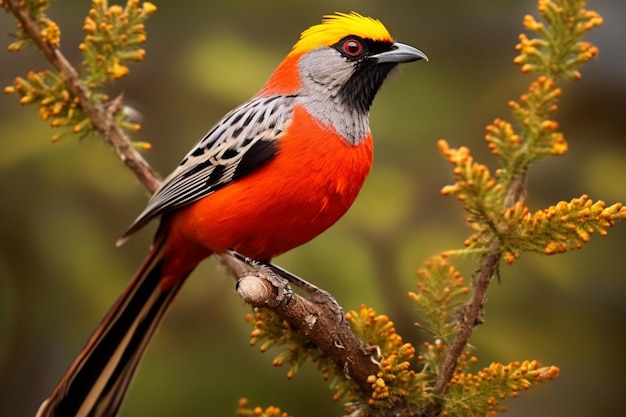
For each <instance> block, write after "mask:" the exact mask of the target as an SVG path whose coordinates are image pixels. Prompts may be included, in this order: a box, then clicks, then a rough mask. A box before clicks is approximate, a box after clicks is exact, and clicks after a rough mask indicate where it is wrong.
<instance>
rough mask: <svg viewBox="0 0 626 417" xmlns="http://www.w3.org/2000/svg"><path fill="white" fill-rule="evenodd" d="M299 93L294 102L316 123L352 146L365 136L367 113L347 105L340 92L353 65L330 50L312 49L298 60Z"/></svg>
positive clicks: (367, 120)
mask: <svg viewBox="0 0 626 417" xmlns="http://www.w3.org/2000/svg"><path fill="white" fill-rule="evenodd" d="M299 69H300V78H301V80H302V90H301V92H300V93H299V94H298V101H299V102H300V103H301V104H303V105H304V107H305V108H306V109H307V111H308V112H309V113H310V114H311V115H312V116H313V117H315V118H316V119H317V120H318V121H319V122H320V124H322V125H324V126H332V127H333V128H334V129H335V130H336V131H337V132H338V133H339V134H340V135H341V136H343V138H344V139H345V140H346V141H348V142H349V143H350V144H352V145H358V144H359V143H360V142H361V141H363V140H364V139H365V138H366V137H367V135H368V133H369V131H370V130H369V111H367V110H364V109H359V108H355V107H354V106H350V103H349V102H348V101H347V100H346V99H345V96H344V94H343V93H342V92H341V88H342V86H344V85H345V84H346V83H347V82H348V80H349V79H350V77H351V76H352V75H353V73H354V63H352V62H348V61H346V60H345V59H343V58H342V57H341V56H340V55H339V53H338V52H337V51H335V50H334V49H332V48H328V47H323V48H318V49H316V50H313V51H311V52H309V53H307V54H305V55H303V56H302V58H300V61H299Z"/></svg>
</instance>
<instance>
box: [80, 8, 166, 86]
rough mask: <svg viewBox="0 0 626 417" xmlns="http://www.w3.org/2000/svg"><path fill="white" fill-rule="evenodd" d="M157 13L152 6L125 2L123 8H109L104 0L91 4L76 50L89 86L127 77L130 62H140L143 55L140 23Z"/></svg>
mask: <svg viewBox="0 0 626 417" xmlns="http://www.w3.org/2000/svg"><path fill="white" fill-rule="evenodd" d="M155 11H156V6H154V5H153V4H152V3H147V2H146V3H143V4H142V5H141V6H140V4H139V0H128V3H127V4H126V7H124V8H122V7H121V6H119V5H113V6H110V7H109V6H108V4H107V1H106V0H93V3H92V8H91V9H90V10H89V14H88V16H87V17H86V18H85V23H84V24H83V29H84V30H85V32H87V35H86V36H85V40H84V42H83V43H81V44H80V45H79V46H78V48H79V49H80V50H81V51H82V52H83V55H84V56H85V62H86V64H87V65H86V67H87V69H88V71H89V76H90V82H91V83H96V84H101V83H104V82H105V81H106V80H107V79H109V78H114V79H115V78H121V77H123V76H125V75H127V74H128V73H129V69H128V66H126V65H125V63H126V62H129V61H141V60H142V59H143V58H144V56H145V54H146V51H145V50H144V49H142V48H141V46H140V45H142V44H143V43H145V42H146V39H147V38H146V33H145V26H144V24H143V22H144V21H145V20H146V18H147V17H148V16H149V15H150V14H152V13H154V12H155Z"/></svg>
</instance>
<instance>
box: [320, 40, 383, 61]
mask: <svg viewBox="0 0 626 417" xmlns="http://www.w3.org/2000/svg"><path fill="white" fill-rule="evenodd" d="M392 46H393V42H390V41H373V40H371V39H363V38H361V37H359V36H354V35H349V36H346V37H344V38H342V39H341V40H340V41H339V42H337V43H335V44H334V45H332V47H333V48H335V49H336V50H337V51H338V52H339V53H340V54H341V55H342V56H343V57H344V58H346V59H347V60H348V61H360V60H363V59H365V58H367V57H368V56H372V55H375V54H378V53H380V52H385V51H390V50H391V49H392V48H391V47H392Z"/></svg>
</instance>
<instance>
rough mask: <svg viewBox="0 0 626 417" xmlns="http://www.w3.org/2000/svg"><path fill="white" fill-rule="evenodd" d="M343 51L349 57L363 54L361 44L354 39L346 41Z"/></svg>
mask: <svg viewBox="0 0 626 417" xmlns="http://www.w3.org/2000/svg"><path fill="white" fill-rule="evenodd" d="M343 51H344V52H345V53H346V54H348V55H350V56H357V55H359V54H360V53H361V52H363V44H362V43H361V42H359V41H357V40H356V39H348V40H347V41H345V42H344V43H343Z"/></svg>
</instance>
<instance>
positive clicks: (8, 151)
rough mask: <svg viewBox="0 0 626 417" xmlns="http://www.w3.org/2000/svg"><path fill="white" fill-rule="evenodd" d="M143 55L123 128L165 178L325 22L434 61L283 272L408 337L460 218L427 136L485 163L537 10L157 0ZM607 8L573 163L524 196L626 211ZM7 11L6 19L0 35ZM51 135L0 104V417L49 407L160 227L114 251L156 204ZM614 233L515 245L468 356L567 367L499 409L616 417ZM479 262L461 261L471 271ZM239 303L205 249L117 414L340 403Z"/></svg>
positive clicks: (71, 32)
mask: <svg viewBox="0 0 626 417" xmlns="http://www.w3.org/2000/svg"><path fill="white" fill-rule="evenodd" d="M155 3H156V5H157V6H158V12H157V13H156V14H155V15H154V16H153V17H151V18H150V19H149V20H148V22H147V30H148V39H149V41H148V43H147V44H146V46H145V47H146V49H147V51H148V55H147V57H146V59H145V61H144V62H143V63H142V64H139V65H133V66H132V67H131V74H130V76H128V77H126V78H125V79H123V80H120V81H119V82H117V83H116V84H115V85H114V86H113V87H112V89H111V93H112V94H113V93H116V92H119V91H124V93H125V97H126V99H127V103H128V104H131V105H133V106H134V107H135V108H136V109H138V110H139V111H140V112H141V113H142V115H143V117H144V121H143V130H142V131H141V132H140V133H139V134H137V135H136V136H135V139H136V140H144V141H148V142H151V143H152V144H153V150H152V151H150V152H147V153H146V157H147V158H148V159H149V161H150V162H151V163H152V164H153V166H154V167H155V168H156V169H157V170H158V171H160V172H161V173H163V174H166V173H167V172H169V171H170V170H171V169H173V168H174V166H175V165H176V164H177V163H178V162H179V160H180V159H181V157H182V156H183V155H184V154H185V153H186V152H187V150H188V149H189V148H190V147H191V146H192V145H193V144H194V143H195V141H196V140H197V139H198V138H200V137H201V136H202V135H203V134H204V133H205V132H206V131H207V130H208V129H209V128H210V127H211V125H212V124H213V123H214V122H215V121H217V120H218V119H219V118H220V117H221V116H222V115H223V114H224V113H225V112H226V111H228V110H229V109H231V108H232V107H234V106H236V105H237V104H239V103H240V102H242V101H243V100H245V99H247V98H248V97H249V96H251V95H253V94H254V93H255V92H256V91H257V90H258V89H259V88H260V87H261V85H262V84H263V82H264V81H265V79H266V78H267V77H268V75H269V74H270V73H271V72H272V71H273V69H274V67H275V66H276V65H277V64H278V62H279V61H280V60H281V59H282V57H283V56H284V55H285V54H286V53H287V52H288V51H289V48H290V47H291V45H292V44H293V43H294V42H295V41H296V40H297V37H298V34H299V33H300V31H302V30H303V29H305V28H306V27H308V26H310V25H312V24H315V23H317V22H319V20H320V17H321V16H322V15H323V14H326V13H330V12H333V11H336V10H341V11H349V10H357V11H359V12H361V13H363V14H369V15H372V16H375V17H378V18H380V19H381V20H382V21H383V22H385V24H386V25H387V27H388V28H389V30H390V31H391V32H392V34H393V35H394V36H395V37H396V39H398V40H400V41H402V42H405V43H409V44H411V45H414V46H416V47H418V48H420V49H422V50H423V51H424V52H426V53H427V54H428V56H429V57H430V62H428V63H425V62H419V63H415V64H411V65H407V66H404V67H403V68H402V69H401V70H400V71H399V72H398V73H397V74H395V76H394V77H393V78H392V79H391V80H389V82H387V84H386V85H385V86H384V88H383V90H382V91H381V93H380V94H379V96H378V97H377V100H376V101H375V103H374V106H373V109H372V123H371V125H372V129H373V132H374V136H375V140H376V154H375V164H374V168H373V172H372V174H371V176H370V178H369V179H368V182H367V183H366V185H365V188H364V189H363V191H362V193H361V196H360V197H359V199H358V201H357V202H356V204H355V206H354V207H353V209H352V210H351V211H350V212H349V213H348V215H346V216H345V218H344V219H342V220H341V221H340V222H339V223H338V224H337V225H336V226H335V227H334V228H332V230H330V231H328V232H327V233H325V234H324V235H323V236H321V237H319V238H318V239H316V240H315V241H313V242H311V243H310V244H308V245H305V246H304V247H302V248H299V249H296V250H294V251H292V252H291V253H289V254H287V255H284V256H281V257H280V258H278V259H276V261H277V263H279V264H281V265H282V266H284V267H286V268H288V269H289V270H291V271H293V272H295V273H297V274H300V275H302V276H304V277H306V278H308V279H310V280H312V281H314V282H316V283H318V284H320V285H321V286H322V287H323V288H326V289H327V290H329V291H330V292H331V293H333V294H334V295H335V296H336V297H337V299H338V300H339V302H340V303H341V304H342V305H343V306H344V308H345V309H346V310H350V309H357V308H358V307H359V305H360V304H361V303H365V304H367V305H368V306H372V307H374V308H376V309H377V310H378V311H379V312H384V313H386V314H388V315H389V316H390V317H391V318H392V320H394V321H395V322H396V324H397V327H398V331H399V332H400V333H401V334H402V335H403V336H404V338H405V339H406V340H409V341H413V342H415V343H419V342H420V340H423V338H424V335H423V334H420V333H419V332H418V331H417V330H416V329H415V328H414V327H413V322H414V321H417V320H419V316H418V315H417V313H416V311H415V310H414V308H413V306H412V305H410V303H409V301H408V299H407V297H406V292H407V291H409V290H413V289H414V282H415V270H416V269H417V268H418V267H419V266H420V265H421V264H422V263H423V261H424V260H425V259H426V258H427V257H428V256H430V255H434V254H436V253H438V252H440V251H442V250H444V249H452V248H458V247H461V245H462V242H463V240H464V238H465V237H466V236H467V234H468V229H467V228H466V226H465V224H464V222H463V213H462V210H461V207H460V204H458V202H457V201H455V200H454V199H452V198H449V197H442V196H441V195H440V194H439V190H440V188H441V187H442V186H444V185H446V184H448V183H450V181H451V173H450V167H449V165H448V163H447V162H446V161H445V160H444V159H443V158H441V157H440V156H439V155H438V153H437V150H436V146H435V142H436V140H437V139H439V138H446V139H447V140H448V141H449V142H450V143H451V145H453V146H459V145H467V146H469V147H470V148H471V149H472V151H473V153H474V155H475V156H476V157H477V158H478V159H479V160H481V161H483V162H486V163H488V164H489V165H490V166H491V167H494V166H495V165H494V162H495V161H494V159H493V158H492V157H491V155H490V154H489V153H488V152H487V151H486V148H485V143H484V140H483V136H484V126H485V125H486V124H488V123H490V122H491V121H492V120H493V118H495V117H503V118H508V119H511V117H510V114H509V112H508V108H507V106H506V103H507V101H508V100H510V99H515V98H517V97H519V95H520V94H521V93H522V92H524V91H525V90H526V88H527V85H528V84H529V83H530V82H531V77H529V76H524V75H522V74H521V73H520V72H519V68H518V67H516V66H515V65H513V64H512V59H513V57H514V56H515V51H514V45H515V44H516V41H517V35H518V33H520V31H521V30H522V25H521V21H522V17H523V15H524V14H525V13H528V12H534V10H535V7H536V3H535V1H534V0H520V1H516V2H511V1H506V2H505V1H501V0H483V1H472V2H468V1H460V0H456V1H453V0H447V1H412V2H409V1H399V0H391V1H390V0H386V1H366V2H365V1H356V0H345V1H339V0H336V1H330V0H322V1H317V2H306V3H305V2H294V1H285V0H272V1H264V2H251V1H243V0H228V1H213V2H206V1H199V0H180V1H176V2H175V1H160V2H159V1H156V2H155ZM589 7H590V8H594V9H596V10H598V11H599V12H600V14H601V15H602V16H603V17H604V19H605V24H604V26H603V27H602V28H600V29H597V30H595V31H593V32H592V34H591V36H590V38H591V40H592V41H594V42H595V43H596V44H597V45H598V47H599V48H600V58H599V59H598V60H596V61H593V62H591V63H590V64H588V65H586V66H585V67H584V68H583V69H582V72H583V79H582V81H580V82H576V83H567V84H565V85H563V87H564V94H563V97H562V101H561V103H562V104H561V106H560V111H559V115H558V120H559V122H560V123H561V126H562V130H563V131H564V133H565V136H566V138H567V139H568V141H569V144H570V149H571V150H570V152H568V153H567V154H566V155H565V156H562V157H559V158H554V159H551V160H547V161H544V162H541V163H539V164H537V165H536V166H535V167H533V169H532V171H531V173H530V179H529V195H528V204H529V205H530V206H531V207H532V208H533V209H540V208H543V207H545V206H548V205H550V204H553V203H555V202H557V201H559V200H570V199H571V198H573V197H577V196H580V195H581V194H583V193H588V194H589V195H590V196H591V197H592V198H593V199H603V200H606V201H607V202H609V203H612V202H616V201H623V202H626V149H625V143H624V129H625V124H624V123H625V121H626V50H625V49H624V45H623V43H624V39H626V26H625V25H624V21H626V3H625V2H624V1H623V0H602V1H591V2H590V4H589ZM88 9H89V2H88V1H77V0H72V1H70V0H63V1H57V2H53V5H52V8H51V9H50V13H49V14H50V16H51V17H52V18H53V19H55V20H56V21H57V22H58V23H59V24H60V26H61V28H62V33H63V37H62V46H63V49H64V52H65V53H66V54H67V55H68V56H69V57H70V58H71V59H72V60H73V61H74V62H79V60H80V56H79V54H78V51H77V49H76V45H77V44H78V43H79V42H80V40H81V38H82V37H83V36H84V33H83V32H82V30H81V26H82V22H83V19H84V16H85V14H86V13H87V10H88ZM13 28H14V26H13V20H12V18H11V17H10V16H9V15H7V14H6V13H0V34H1V36H2V42H1V43H2V44H3V45H7V44H8V43H10V41H11V35H10V34H11V33H12V32H13V31H14V29H13ZM46 67H47V66H46V63H45V62H44V61H43V59H42V57H41V56H40V54H39V53H38V52H37V51H35V50H34V49H26V50H24V51H22V52H20V53H17V54H9V53H8V52H6V47H0V85H2V86H5V85H9V84H11V83H12V80H13V79H14V77H15V76H17V75H24V74H25V73H26V72H27V71H28V70H31V69H32V70H41V69H44V68H46ZM53 133H54V132H53V131H52V130H50V128H49V127H48V126H47V125H46V124H45V123H43V122H41V121H39V119H38V117H37V109H36V108H21V107H20V106H19V105H18V103H17V100H16V97H15V96H7V95H0V416H7V417H9V416H11V417H13V416H28V415H33V413H34V412H35V410H36V408H37V406H38V404H39V402H40V401H41V400H42V399H43V398H44V397H45V396H46V395H47V394H48V392H49V390H50V389H51V388H52V387H53V385H54V384H55V383H56V381H57V379H58V378H59V377H60V375H61V374H62V373H63V372H64V370H65V369H66V367H67V366H68V365H69V364H70V363H71V361H72V360H73V358H74V356H75V355H76V354H77V353H78V351H79V350H80V348H81V346H82V345H83V343H84V342H85V340H86V338H87V337H88V336H89V334H90V332H91V331H92V329H93V328H94V327H95V326H96V324H97V323H98V321H99V320H100V318H101V317H102V316H103V315H104V313H105V312H106V310H107V309H108V307H109V306H110V305H111V304H112V302H113V301H114V300H115V298H116V297H117V295H118V294H119V293H120V292H121V290H122V289H123V287H124V285H125V284H126V282H127V281H128V279H129V278H130V277H131V276H132V274H133V272H134V271H135V269H136V268H137V266H138V265H139V264H140V262H141V260H142V259H143V256H144V255H145V253H146V251H147V248H148V246H149V243H150V239H151V236H152V231H153V230H154V225H151V227H150V228H148V229H150V230H146V231H142V232H141V233H140V234H138V235H137V236H135V237H133V239H131V240H130V241H129V242H128V243H127V244H126V245H125V246H124V247H122V248H116V247H115V246H114V242H115V240H116V239H117V238H118V236H119V235H120V233H121V232H122V231H124V229H125V228H126V227H127V225H128V224H129V223H130V222H131V221H132V220H133V219H134V217H135V216H136V215H137V214H138V213H139V212H140V211H141V209H142V208H143V206H144V204H145V202H146V200H147V197H148V196H147V194H146V192H145V191H144V189H143V188H142V187H141V185H140V184H139V183H138V182H137V181H136V180H135V178H134V177H133V175H132V174H131V173H130V172H129V171H128V170H127V169H125V168H124V167H123V166H122V164H121V163H120V162H119V161H118V160H117V159H116V157H115V155H114V154H113V152H112V151H111V150H110V149H109V148H108V147H107V146H106V145H104V144H103V143H102V142H101V141H100V140H98V139H97V138H93V137H90V138H85V139H82V140H79V139H78V138H77V137H66V138H64V139H63V140H62V141H60V142H59V143H56V144H51V143H50V141H49V138H50V137H51V136H52V135H53ZM625 245H626V224H618V225H616V227H615V228H614V229H612V230H611V231H610V234H609V236H608V237H604V238H601V237H599V236H594V238H593V239H592V241H591V243H589V244H588V245H587V246H586V247H585V248H584V249H583V250H581V251H577V252H574V253H568V254H564V255H559V256H554V257H546V256H542V255H528V254H524V255H523V256H522V257H521V259H519V260H518V261H517V262H516V263H515V265H514V266H513V267H509V266H504V265H503V266H502V268H501V278H502V281H501V283H500V284H498V283H496V282H494V284H493V285H492V287H491V290H490V293H489V300H488V304H487V311H486V317H485V319H486V324H485V325H484V326H481V327H480V328H478V329H477V331H476V332H475V337H474V338H473V339H472V345H473V346H474V347H475V348H476V354H477V355H478V357H479V358H480V361H481V362H480V364H481V365H486V364H488V363H489V362H490V361H502V362H508V361H512V360H523V359H538V360H540V361H541V362H542V363H543V364H545V365H551V364H554V365H557V366H559V367H560V368H561V377H560V378H559V379H558V380H557V381H555V382H552V383H549V384H546V385H543V386H541V387H537V388H535V389H532V390H530V391H529V392H524V393H523V395H521V397H520V398H518V399H512V400H508V401H507V402H506V405H508V406H509V408H510V410H509V411H508V412H507V415H509V416H511V417H513V416H526V415H534V416H553V415H569V416H592V415H619V414H620V413H622V412H623V410H624V409H625V408H626V397H624V395H623V380H624V370H625V368H626V367H625V366H624V358H623V356H622V355H624V353H623V351H624V349H623V346H624V336H623V334H624V332H625V330H626V303H625V302H624V296H625V290H626V282H625V280H624V278H625V276H626V274H625V273H624V253H625ZM475 262H476V260H475V259H471V258H467V259H463V260H461V262H460V266H461V269H462V270H463V272H464V273H465V276H466V277H468V278H469V276H470V274H471V271H472V265H473V264H475ZM248 311H249V308H248V307H247V306H245V305H244V304H243V303H242V302H241V300H240V299H239V298H238V297H237V295H236V294H235V292H234V291H233V281H232V280H231V279H230V278H229V277H227V276H226V274H225V273H224V271H222V270H220V269H219V268H218V266H217V265H216V263H215V262H214V261H209V262H206V263H205V264H203V265H202V267H201V268H199V269H198V270H197V271H196V272H195V273H194V274H193V276H192V277H191V279H190V280H189V281H188V283H187V284H186V287H185V288H184V289H183V291H182V292H181V294H180V296H179V298H178V300H177V302H176V303H175V305H174V308H173V309H172V310H171V312H170V314H169V316H168V317H167V318H166V320H165V323H164V325H163V327H162V328H161V330H160V331H159V333H158V334H157V336H156V338H155V340H154V341H153V343H152V345H151V346H150V348H149V350H148V353H147V356H146V357H145V360H144V362H143V364H142V366H141V367H140V370H139V373H138V375H137V377H136V379H135V382H134V385H133V386H132V390H131V391H130V395H129V396H128V399H127V401H126V404H125V407H124V410H123V415H124V416H153V417H156V416H174V415H176V416H196V415H212V416H218V415H219V416H228V415H234V412H235V409H236V407H237V401H238V399H239V398H240V397H243V396H246V397H248V398H249V399H250V401H251V403H252V404H254V405H262V406H267V405H269V404H274V405H278V406H280V407H281V408H283V409H284V410H286V411H288V412H289V413H291V414H293V415H294V416H301V417H304V416H322V415H328V416H331V415H334V416H337V415H341V410H342V407H341V404H338V403H335V402H333V401H332V400H331V399H330V396H331V392H330V391H329V390H328V387H327V385H326V384H325V383H324V382H323V381H322V379H321V376H320V375H319V373H317V371H316V370H315V369H313V366H307V367H305V368H304V369H302V370H301V371H300V373H299V374H298V375H297V376H296V378H295V380H293V381H287V380H286V378H285V373H286V371H287V370H286V369H280V368H278V369H277V368H273V367H272V366H271V360H272V358H273V355H274V354H275V352H273V351H270V352H268V353H265V354H261V353H259V352H258V350H257V349H256V348H250V347H249V346H248V341H249V332H250V330H251V328H250V327H249V325H248V324H246V323H245V322H244V319H243V316H244V314H246V313H247V312H248Z"/></svg>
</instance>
